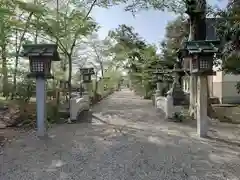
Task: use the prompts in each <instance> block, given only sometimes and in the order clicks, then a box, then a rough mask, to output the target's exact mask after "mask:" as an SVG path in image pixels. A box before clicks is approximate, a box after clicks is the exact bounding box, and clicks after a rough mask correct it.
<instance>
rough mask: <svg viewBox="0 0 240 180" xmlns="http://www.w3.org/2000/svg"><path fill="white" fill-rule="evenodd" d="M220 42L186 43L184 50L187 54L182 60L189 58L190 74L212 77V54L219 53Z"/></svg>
mask: <svg viewBox="0 0 240 180" xmlns="http://www.w3.org/2000/svg"><path fill="white" fill-rule="evenodd" d="M219 49H220V41H218V40H214V41H212V40H206V41H187V42H185V50H187V53H186V54H185V55H184V58H189V57H191V61H192V63H191V64H192V67H191V74H196V75H214V74H215V73H214V72H213V70H212V67H213V59H214V54H217V53H219Z"/></svg>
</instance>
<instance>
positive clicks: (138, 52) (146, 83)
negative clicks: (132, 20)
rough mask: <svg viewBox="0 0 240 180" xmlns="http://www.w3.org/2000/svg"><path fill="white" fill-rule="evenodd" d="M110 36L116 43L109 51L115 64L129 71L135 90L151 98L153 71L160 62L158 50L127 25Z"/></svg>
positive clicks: (112, 32) (120, 27)
mask: <svg viewBox="0 0 240 180" xmlns="http://www.w3.org/2000/svg"><path fill="white" fill-rule="evenodd" d="M109 36H110V37H111V38H113V39H114V40H115V42H116V43H115V45H114V46H113V47H112V48H110V50H109V51H111V52H112V53H113V55H114V62H116V64H117V65H118V66H122V67H125V69H128V73H129V76H130V79H131V81H132V82H133V83H132V84H134V85H135V87H134V88H135V90H137V91H140V92H143V91H144V92H143V93H144V96H145V97H149V96H151V92H150V91H151V90H152V87H153V84H152V83H151V81H150V80H151V78H152V71H153V70H155V66H156V64H157V62H158V61H159V60H160V59H159V56H158V55H157V53H156V51H157V48H156V47H154V46H153V45H149V44H147V43H146V42H145V40H143V39H142V38H141V37H140V36H139V35H138V34H137V33H135V32H134V29H133V27H129V26H126V25H120V26H119V27H118V28H117V29H115V30H114V31H110V32H109ZM149 93H150V94H149Z"/></svg>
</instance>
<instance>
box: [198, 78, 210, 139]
mask: <svg viewBox="0 0 240 180" xmlns="http://www.w3.org/2000/svg"><path fill="white" fill-rule="evenodd" d="M207 83H208V81H207V77H206V76H199V77H198V81H197V133H198V135H199V136H200V137H206V136H207V132H208V116H207V107H208V102H207Z"/></svg>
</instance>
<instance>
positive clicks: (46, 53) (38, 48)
mask: <svg viewBox="0 0 240 180" xmlns="http://www.w3.org/2000/svg"><path fill="white" fill-rule="evenodd" d="M23 49H24V50H23V52H22V55H23V56H24V57H50V58H51V60H52V61H60V57H59V54H58V51H57V45H56V44H24V45H23Z"/></svg>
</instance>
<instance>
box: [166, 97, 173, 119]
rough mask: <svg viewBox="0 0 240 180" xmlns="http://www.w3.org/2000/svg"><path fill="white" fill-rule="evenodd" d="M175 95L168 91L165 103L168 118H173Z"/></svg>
mask: <svg viewBox="0 0 240 180" xmlns="http://www.w3.org/2000/svg"><path fill="white" fill-rule="evenodd" d="M173 112H174V109H173V97H172V95H171V94H170V92H168V95H167V97H166V104H165V113H166V117H165V118H166V119H172V118H173Z"/></svg>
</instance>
